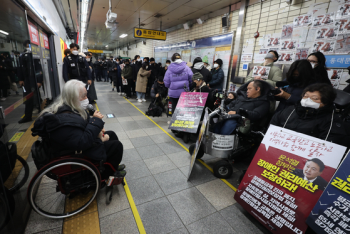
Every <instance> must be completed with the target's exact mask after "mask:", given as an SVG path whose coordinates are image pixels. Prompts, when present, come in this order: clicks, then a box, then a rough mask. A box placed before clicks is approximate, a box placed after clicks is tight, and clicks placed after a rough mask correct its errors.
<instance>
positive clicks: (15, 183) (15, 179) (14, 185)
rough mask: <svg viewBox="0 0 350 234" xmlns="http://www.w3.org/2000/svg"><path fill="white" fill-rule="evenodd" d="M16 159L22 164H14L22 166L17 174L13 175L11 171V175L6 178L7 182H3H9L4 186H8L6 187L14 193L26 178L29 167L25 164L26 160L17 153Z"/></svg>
mask: <svg viewBox="0 0 350 234" xmlns="http://www.w3.org/2000/svg"><path fill="white" fill-rule="evenodd" d="M17 161H18V162H20V163H21V164H22V165H18V164H17V165H16V167H17V166H22V169H21V170H20V172H19V173H18V175H17V174H16V175H14V174H13V172H12V175H11V176H10V177H9V178H8V179H7V182H6V184H5V186H6V185H8V184H7V183H9V184H10V186H6V187H8V189H9V190H10V191H11V192H12V193H14V192H16V191H18V190H19V189H20V188H21V187H22V186H23V185H24V184H25V183H26V182H27V180H28V177H29V167H28V164H27V161H26V160H24V159H23V158H22V157H21V156H19V155H17Z"/></svg>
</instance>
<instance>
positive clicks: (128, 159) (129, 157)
mask: <svg viewBox="0 0 350 234" xmlns="http://www.w3.org/2000/svg"><path fill="white" fill-rule="evenodd" d="M140 160H142V158H141V156H140V155H139V153H138V152H137V150H136V149H126V150H125V149H124V153H123V160H122V163H126V164H128V163H133V162H136V161H140Z"/></svg>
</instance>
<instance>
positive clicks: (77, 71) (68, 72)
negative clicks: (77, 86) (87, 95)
mask: <svg viewBox="0 0 350 234" xmlns="http://www.w3.org/2000/svg"><path fill="white" fill-rule="evenodd" d="M69 48H70V50H71V51H72V54H70V55H68V56H66V57H65V58H64V59H63V79H64V81H65V82H67V81H68V80H71V79H77V80H80V81H82V82H84V83H85V84H88V85H91V83H92V78H91V71H90V69H89V64H88V63H87V62H86V59H85V58H84V57H83V56H81V55H79V51H78V49H79V46H78V45H77V44H75V43H72V44H70V45H69Z"/></svg>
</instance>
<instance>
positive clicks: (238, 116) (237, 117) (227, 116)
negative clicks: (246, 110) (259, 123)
mask: <svg viewBox="0 0 350 234" xmlns="http://www.w3.org/2000/svg"><path fill="white" fill-rule="evenodd" d="M222 119H223V120H226V119H237V120H239V119H242V116H241V115H238V114H235V115H225V116H223V117H222Z"/></svg>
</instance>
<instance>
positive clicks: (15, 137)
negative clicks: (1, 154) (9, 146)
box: [9, 132, 24, 142]
mask: <svg viewBox="0 0 350 234" xmlns="http://www.w3.org/2000/svg"><path fill="white" fill-rule="evenodd" d="M23 134H24V132H17V133H16V134H15V135H13V137H12V138H11V139H10V140H9V142H14V141H19V139H21V137H22V136H23Z"/></svg>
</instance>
